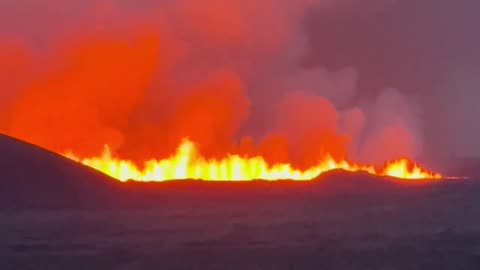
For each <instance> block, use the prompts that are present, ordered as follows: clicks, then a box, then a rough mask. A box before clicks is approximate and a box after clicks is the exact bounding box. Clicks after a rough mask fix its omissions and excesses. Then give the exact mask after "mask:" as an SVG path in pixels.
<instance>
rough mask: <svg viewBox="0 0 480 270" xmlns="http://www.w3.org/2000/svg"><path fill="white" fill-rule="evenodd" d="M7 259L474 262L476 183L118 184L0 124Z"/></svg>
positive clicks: (362, 265) (100, 263)
mask: <svg viewBox="0 0 480 270" xmlns="http://www.w3.org/2000/svg"><path fill="white" fill-rule="evenodd" d="M465 164H466V163H465ZM469 168H471V170H470V171H472V172H474V171H476V170H477V169H476V168H478V166H474V164H473V163H472V165H469ZM462 171H463V170H462ZM469 175H470V174H469ZM471 175H475V174H473V173H472V174H471ZM472 179H477V178H475V177H474V178H472ZM10 269H15V270H17V269H18V270H24V269H35V270H37V269H40V270H41V269H51V270H56V269H58V270H79V269H86V270H95V269H102V270H103V269H135V270H136V269H166V270H170V269H171V270H176V269H185V270H187V269H201V270H210V269H212V270H214V269H241V270H250V269H253V270H255V269H272V270H282V269H319V270H327V269H340V270H348V269H368V270H375V269H379V270H380V269H382V270H393V269H401V270H408V269H422V270H429V269H432V270H441V269H454V270H462V269H475V270H477V269H480V182H479V181H476V180H468V181H463V180H462V181H444V182H426V183H422V182H398V181H393V180H386V179H380V178H373V177H371V176H366V175H362V174H347V173H343V172H333V173H331V174H328V175H323V176H322V177H320V178H319V179H317V180H315V181H311V182H305V183H303V182H300V183H298V182H297V183H294V182H288V181H287V182H275V183H269V182H250V183H230V184H228V183H227V184H225V183H223V184H222V183H206V182H194V181H181V182H167V183H162V184H135V183H126V184H121V183H119V182H118V181H116V180H113V179H110V178H108V177H107V176H105V175H103V174H100V173H98V172H96V171H93V170H91V169H89V168H86V167H84V166H81V165H79V164H76V163H74V162H72V161H69V160H66V159H64V158H62V157H60V156H58V155H55V154H53V153H51V152H48V151H46V150H44V149H41V148H38V147H35V146H32V145H29V144H27V143H24V142H21V141H18V140H15V139H13V138H10V137H7V136H4V135H1V134H0V270H10Z"/></svg>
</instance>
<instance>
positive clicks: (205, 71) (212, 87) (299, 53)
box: [0, 0, 422, 167]
mask: <svg viewBox="0 0 480 270" xmlns="http://www.w3.org/2000/svg"><path fill="white" fill-rule="evenodd" d="M22 2H25V1H22ZM27 2H32V3H30V4H32V5H33V4H34V3H33V2H36V1H34V0H31V1H27ZM48 2H49V3H50V4H51V5H42V6H41V7H38V8H39V11H38V14H44V15H50V16H48V18H46V21H45V22H42V23H41V24H40V26H37V27H38V28H41V29H42V31H41V32H40V33H38V34H37V33H31V32H29V31H30V30H29V29H25V28H24V27H22V25H21V23H17V24H14V26H15V28H16V29H12V33H11V34H9V35H5V36H1V37H0V59H2V65H1V66H0V87H1V89H2V90H1V93H0V95H1V96H0V108H1V118H0V132H4V133H7V134H9V135H12V136H14V137H18V138H20V139H24V140H26V141H29V142H32V143H35V144H38V145H40V146H43V147H46V148H48V149H51V150H53V151H56V152H60V153H62V152H64V151H66V150H72V151H74V152H75V153H76V154H78V155H80V156H92V155H97V154H99V152H100V151H101V150H102V149H103V146H104V145H105V144H108V145H109V146H110V147H111V150H112V151H113V152H114V153H115V154H116V155H118V156H121V157H127V158H129V159H132V160H135V161H138V162H140V161H143V160H145V159H149V158H152V157H156V158H161V157H165V156H167V155H169V154H171V153H173V152H174V151H175V149H176V147H177V146H178V144H179V143H180V141H181V140H182V139H183V138H185V137H188V138H190V139H191V140H192V141H195V142H196V143H198V146H199V147H200V150H201V151H202V153H204V154H205V155H207V156H213V157H215V156H217V155H222V154H224V153H226V152H235V153H244V154H249V155H262V156H264V157H265V159H266V160H267V161H272V162H283V161H289V162H291V163H293V164H295V165H297V166H298V167H307V166H310V165H312V163H314V162H316V161H317V160H318V159H319V158H321V157H322V156H324V155H325V154H330V155H332V156H333V157H335V158H349V159H353V160H356V161H359V162H369V163H374V164H380V163H382V162H384V161H385V160H390V159H395V158H400V157H404V156H408V157H411V158H415V157H416V155H418V154H419V153H421V149H422V141H421V138H422V134H421V129H420V128H421V126H420V123H419V122H418V116H417V115H416V113H415V108H412V106H411V105H410V103H409V101H408V100H406V98H405V97H404V96H402V94H401V93H400V92H399V91H397V90H395V89H385V90H384V92H383V93H382V94H381V95H379V96H377V97H373V98H370V97H366V98H358V97H357V93H356V84H357V80H358V78H359V77H360V76H361V71H359V70H356V69H355V67H351V66H345V67H344V68H341V69H338V70H327V69H325V68H306V67H303V66H302V65H301V63H300V62H301V59H302V57H303V56H304V55H305V54H306V53H307V52H308V50H309V47H308V42H307V40H306V36H305V34H304V32H303V31H304V28H303V22H304V18H305V16H306V14H307V13H308V12H309V11H310V10H311V9H313V8H316V9H318V10H320V11H319V14H329V13H330V14H331V13H334V12H336V10H337V9H344V8H347V7H348V3H349V2H350V1H346V0H345V1H342V0H339V1H333V0H261V1H257V0H255V1H254V0H247V1H245V0H228V1H226V0H225V1H218V0H204V1H197V0H181V1H174V0H167V1H148V0H142V1H126V0H125V1H118V3H117V2H112V1H101V3H100V4H99V2H95V1H69V3H66V2H63V1H55V0H50V1H48ZM70 2H78V3H76V4H78V6H76V7H75V9H74V8H73V7H72V5H73V3H70ZM80 2H82V3H80ZM157 2H160V3H157ZM364 2H366V3H365V4H367V3H369V2H370V1H364ZM372 2H378V1H372ZM47 6H49V7H50V8H52V9H48V10H47ZM67 6H70V7H69V9H63V7H67ZM18 8H19V10H17V11H16V12H20V13H22V14H23V15H24V17H27V16H26V15H27V14H26V13H25V12H26V11H25V10H24V8H22V7H18ZM57 8H58V10H57ZM29 9H32V8H31V7H30V8H29ZM70 9H71V10H70ZM12 12H13V11H12ZM14 14H15V13H14ZM60 15H62V17H58V16H60ZM0 20H8V19H5V18H2V19H0ZM30 20H32V21H31V22H29V24H34V23H36V22H37V21H40V20H43V18H42V19H40V18H31V19H30ZM37 35H40V36H37ZM354 97H357V98H354Z"/></svg>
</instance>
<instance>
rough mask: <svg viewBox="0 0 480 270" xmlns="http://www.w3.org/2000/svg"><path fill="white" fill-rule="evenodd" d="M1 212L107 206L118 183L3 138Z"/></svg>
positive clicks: (0, 142)
mask: <svg viewBox="0 0 480 270" xmlns="http://www.w3.org/2000/svg"><path fill="white" fill-rule="evenodd" d="M0 172H1V174H0V190H1V194H0V195H1V196H0V208H4V209H5V208H24V207H28V208H32V207H33V208H37V207H38V208H44V207H48V208H50V207H53V208H57V207H58V208H63V207H84V206H97V205H101V204H103V203H106V202H108V201H109V200H110V197H111V196H113V193H114V192H115V190H116V189H117V186H118V183H117V181H115V180H113V179H111V178H109V177H108V176H106V175H104V174H102V173H100V172H98V171H95V170H93V169H90V168H88V167H85V166H83V165H81V164H79V163H76V162H73V161H71V160H68V159H65V158H63V157H62V156H59V155H57V154H55V153H52V152H50V151H47V150H45V149H42V148H40V147H37V146H34V145H32V144H29V143H26V142H23V141H20V140H17V139H14V138H12V137H9V136H6V135H3V134H0Z"/></svg>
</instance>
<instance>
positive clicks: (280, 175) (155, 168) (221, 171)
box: [64, 139, 442, 181]
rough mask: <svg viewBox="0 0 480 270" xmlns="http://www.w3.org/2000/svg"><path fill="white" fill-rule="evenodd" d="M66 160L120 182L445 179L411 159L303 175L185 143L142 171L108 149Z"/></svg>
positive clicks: (326, 163) (322, 167)
mask: <svg viewBox="0 0 480 270" xmlns="http://www.w3.org/2000/svg"><path fill="white" fill-rule="evenodd" d="M64 156H65V157H68V158H70V159H72V160H74V161H77V162H80V163H82V164H84V165H86V166H89V167H92V168H94V169H96V170H99V171H101V172H103V173H105V174H107V175H110V176H111V177H113V178H116V179H118V180H120V181H126V180H137V181H165V180H172V179H201V180H212V181H242V180H254V179H264V180H279V179H292V180H311V179H314V178H315V177H317V176H319V175H320V174H322V173H324V172H327V171H331V170H335V169H343V170H346V171H352V172H354V171H365V172H368V173H370V174H374V175H380V176H391V177H396V178H402V179H441V178H442V175H440V174H438V173H433V172H430V171H427V170H425V169H422V168H421V167H420V166H419V165H417V164H415V163H413V162H412V161H410V160H408V159H400V160H396V161H391V162H387V163H386V165H385V166H384V167H383V168H376V167H375V166H371V165H359V164H353V163H350V162H347V161H335V160H334V159H333V158H331V157H326V158H324V159H323V160H322V161H320V162H319V163H318V164H317V165H316V166H313V167H311V168H309V169H307V170H304V171H301V170H297V169H295V168H292V166H291V165H290V164H273V165H270V164H268V163H267V162H266V161H265V160H264V159H263V158H262V157H259V156H257V157H241V156H238V155H227V156H226V157H225V158H222V159H220V160H216V159H205V158H204V157H203V156H202V155H201V154H200V153H199V151H198V150H197V148H196V146H195V144H194V143H193V142H191V141H189V140H187V139H185V140H183V142H182V143H181V145H180V146H179V147H178V149H177V152H176V153H175V154H174V155H172V156H171V157H169V158H166V159H162V160H155V159H152V160H149V161H147V162H145V164H144V167H143V168H142V169H140V168H138V167H137V166H136V165H135V164H134V163H133V162H132V161H128V160H121V159H118V158H115V157H114V156H113V155H112V153H111V151H110V149H109V147H108V146H105V149H104V151H103V154H102V155H101V156H99V157H93V158H80V157H78V156H76V155H75V154H74V153H72V152H71V151H69V152H67V153H66V154H65V155H64Z"/></svg>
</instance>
